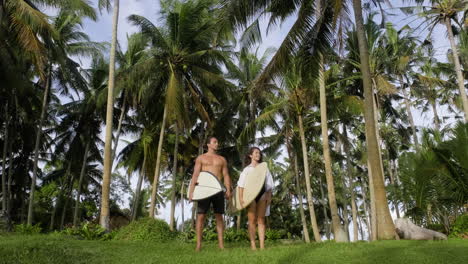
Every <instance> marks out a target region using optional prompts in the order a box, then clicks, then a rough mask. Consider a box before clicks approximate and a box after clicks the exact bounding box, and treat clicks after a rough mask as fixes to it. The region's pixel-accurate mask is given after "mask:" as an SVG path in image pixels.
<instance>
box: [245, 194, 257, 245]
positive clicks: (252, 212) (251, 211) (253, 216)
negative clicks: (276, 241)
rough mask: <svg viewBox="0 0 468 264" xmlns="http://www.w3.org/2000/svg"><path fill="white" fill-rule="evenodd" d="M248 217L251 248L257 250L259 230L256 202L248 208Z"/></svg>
mask: <svg viewBox="0 0 468 264" xmlns="http://www.w3.org/2000/svg"><path fill="white" fill-rule="evenodd" d="M247 217H248V219H249V238H250V248H252V249H253V250H256V249H257V246H256V245H255V231H256V229H257V204H256V202H255V201H253V202H252V203H251V204H250V205H249V207H248V208H247Z"/></svg>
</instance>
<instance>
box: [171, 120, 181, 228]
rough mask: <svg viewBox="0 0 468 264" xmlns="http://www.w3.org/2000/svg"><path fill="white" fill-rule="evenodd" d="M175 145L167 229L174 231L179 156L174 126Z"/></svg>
mask: <svg viewBox="0 0 468 264" xmlns="http://www.w3.org/2000/svg"><path fill="white" fill-rule="evenodd" d="M175 132H176V135H175V137H176V138H175V145H174V163H173V167H172V192H171V215H170V220H169V228H170V230H171V231H174V225H175V217H174V215H175V207H176V182H177V156H178V155H179V125H177V123H176V125H175Z"/></svg>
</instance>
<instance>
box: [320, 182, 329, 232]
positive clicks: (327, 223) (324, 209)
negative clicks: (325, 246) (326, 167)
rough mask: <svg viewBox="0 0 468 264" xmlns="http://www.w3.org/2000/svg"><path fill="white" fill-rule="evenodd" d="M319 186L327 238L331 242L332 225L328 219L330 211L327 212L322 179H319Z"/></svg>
mask: <svg viewBox="0 0 468 264" xmlns="http://www.w3.org/2000/svg"><path fill="white" fill-rule="evenodd" d="M318 185H319V188H320V199H321V201H322V202H321V204H322V209H323V217H325V221H324V223H323V225H324V226H325V236H326V237H327V239H328V240H330V233H331V223H330V219H329V218H328V210H327V202H326V199H325V192H324V191H323V188H322V187H323V184H322V177H318Z"/></svg>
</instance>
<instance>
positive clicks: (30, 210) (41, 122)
mask: <svg viewBox="0 0 468 264" xmlns="http://www.w3.org/2000/svg"><path fill="white" fill-rule="evenodd" d="M51 79H52V65H49V66H48V67H47V77H46V83H45V89H44V96H43V98H42V108H41V117H40V119H39V124H38V126H37V131H36V143H35V145H34V163H33V174H32V179H31V191H30V193H29V207H28V220H27V221H28V222H27V224H28V225H32V221H33V214H34V192H35V191H36V179H37V165H38V161H39V145H40V143H41V137H42V126H43V125H44V120H45V115H46V112H47V100H48V95H49V90H50V86H51V83H52V80H51Z"/></svg>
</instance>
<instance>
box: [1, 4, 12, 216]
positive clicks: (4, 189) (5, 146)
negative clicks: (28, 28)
mask: <svg viewBox="0 0 468 264" xmlns="http://www.w3.org/2000/svg"><path fill="white" fill-rule="evenodd" d="M0 8H2V7H0ZM9 120H10V119H9V118H8V102H7V103H6V104H5V133H4V138H3V155H2V196H3V198H2V211H3V212H6V211H7V204H8V195H9V194H8V192H7V186H6V183H7V179H6V178H7V173H6V159H7V150H8V144H9V143H8V130H9V125H10V124H9V123H10V122H9Z"/></svg>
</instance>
